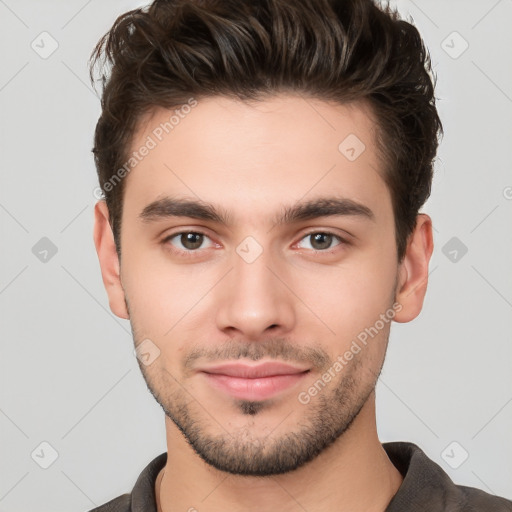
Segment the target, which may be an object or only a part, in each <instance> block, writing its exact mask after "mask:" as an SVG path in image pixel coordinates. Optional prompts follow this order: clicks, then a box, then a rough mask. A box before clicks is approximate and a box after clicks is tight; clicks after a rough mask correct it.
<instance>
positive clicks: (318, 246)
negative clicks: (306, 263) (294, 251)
mask: <svg viewBox="0 0 512 512" xmlns="http://www.w3.org/2000/svg"><path fill="white" fill-rule="evenodd" d="M303 240H309V244H307V245H306V246H305V247H303V248H306V249H312V250H314V251H325V250H327V249H332V248H334V247H336V246H337V245H340V244H341V243H342V242H343V240H342V239H341V237H339V236H338V235H335V234H333V233H326V232H323V231H319V232H316V233H309V234H308V235H306V236H305V237H304V238H303V239H302V241H303ZM334 241H337V243H335V244H334V245H333V242H334Z"/></svg>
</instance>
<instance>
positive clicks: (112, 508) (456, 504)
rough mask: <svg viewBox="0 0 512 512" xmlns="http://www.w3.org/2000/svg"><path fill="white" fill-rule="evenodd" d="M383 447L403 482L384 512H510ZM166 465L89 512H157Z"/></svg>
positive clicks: (151, 467)
mask: <svg viewBox="0 0 512 512" xmlns="http://www.w3.org/2000/svg"><path fill="white" fill-rule="evenodd" d="M382 446H383V447H384V449H385V450H386V453H387V454H388V457H389V458H390V460H391V462H392V463H393V464H394V465H395V467H396V468H397V469H398V471H400V473H401V474H402V476H403V478H404V480H403V482H402V485H401V486H400V488H399V489H398V492H397V493H396V494H395V496H393V498H392V499H391V501H390V502H389V504H388V506H387V508H386V510H385V512H512V501H509V500H507V499H505V498H500V497H498V496H493V495H491V494H488V493H486V492H484V491H481V490H479V489H475V488H473V487H465V486H460V485H455V484H454V483H453V482H452V480H451V479H450V477H449V476H448V475H447V474H446V473H445V472H444V471H443V469H442V468H441V467H440V466H439V465H438V464H436V463H435V462H434V461H432V460H431V459H429V458H428V457H427V456H426V455H425V453H424V452H423V451H422V450H421V449H420V448H419V447H418V446H416V445H415V444H413V443H407V442H392V443H383V445H382ZM166 461H167V453H162V454H160V455H159V456H158V457H156V458H155V459H153V460H152V461H151V462H150V463H149V464H148V465H147V466H146V468H145V469H144V470H143V471H142V473H141V474H140V476H139V478H138V479H137V482H136V483H135V486H134V488H133V490H132V492H131V493H128V494H123V495H122V496H119V497H118V498H115V499H113V500H112V501H109V502H108V503H105V504H104V505H102V506H100V507H97V508H95V509H93V510H91V511H89V512H156V497H155V481H156V477H157V475H158V473H159V472H160V470H161V469H162V468H163V467H164V466H165V463H166ZM511 485H512V483H511Z"/></svg>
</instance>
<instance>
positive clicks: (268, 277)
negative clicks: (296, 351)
mask: <svg viewBox="0 0 512 512" xmlns="http://www.w3.org/2000/svg"><path fill="white" fill-rule="evenodd" d="M233 267H234V268H233V269H232V270H231V272H229V274H228V275H227V276H226V278H225V279H223V281H222V283H221V285H222V286H221V287H219V288H218V290H217V293H218V296H217V300H218V308H217V327H218V328H219V329H220V330H222V331H223V332H225V333H226V334H229V335H230V336H236V337H242V338H244V339H247V340H258V339H262V337H263V336H267V337H268V335H272V336H280V335H285V334H287V333H289V332H290V331H291V330H293V328H294V325H295V322H296V312H295V305H294V296H293V293H291V292H290V289H289V288H288V287H287V285H286V284H285V283H286V281H287V280H288V281H289V278H288V279H287V277H286V272H285V270H284V269H283V266H281V267H277V266H276V264H275V262H274V264H273V262H272V258H271V256H270V254H268V253H267V252H266V251H263V253H262V254H261V255H260V256H259V257H258V258H257V259H256V260H255V261H252V262H247V261H246V260H244V259H243V258H242V257H241V256H239V255H238V254H234V255H233Z"/></svg>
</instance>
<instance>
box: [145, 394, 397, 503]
mask: <svg viewBox="0 0 512 512" xmlns="http://www.w3.org/2000/svg"><path fill="white" fill-rule="evenodd" d="M166 432H167V463H166V466H165V467H164V468H163V470H162V471H161V472H160V474H159V475H158V477H159V478H158V479H157V482H156V486H155V487H156V491H157V507H158V511H159V512H172V511H174V510H194V509H196V510H208V512H221V511H225V510H229V509H238V510H244V511H247V512H267V511H268V512H270V511H275V510H276V509H279V510H282V511H283V512H292V511H297V510H308V512H331V511H333V510H336V511H338V512H348V511H350V512H358V511H361V512H362V511H365V512H384V511H385V509H386V507H387V505H388V503H389V502H390V500H391V498H392V497H393V496H394V495H395V494H396V492H397V491H398V488H399V487H400V485H401V483H402V480H403V478H402V475H401V474H400V473H399V472H398V470H397V469H396V468H395V467H394V466H393V464H392V463H391V461H390V460H389V458H388V456H387V454H386V452H385V450H384V448H383V447H382V444H381V443H380V441H379V439H378V436H377V429H376V424H375V395H374V394H372V395H371V397H370V398H369V400H368V401H367V402H366V404H365V406H364V407H363V409H362V410H361V412H360V413H359V415H358V416H357V418H356V419H355V420H354V422H353V423H352V425H351V426H350V428H349V429H348V430H347V431H346V432H345V433H344V434H343V435H342V436H341V437H340V438H338V439H337V441H336V442H335V443H333V444H332V445H331V446H329V447H328V448H327V449H325V450H324V451H323V452H322V453H321V454H320V455H319V456H318V457H316V458H315V459H314V460H312V461H311V462H309V463H308V464H305V465H304V466H302V467H300V468H298V469H297V470H295V471H292V472H290V473H286V474H281V475H276V476H269V477H252V476H238V475H231V474H229V473H223V472H221V471H218V470H217V469H215V468H212V467H211V466H209V465H208V464H206V463H205V462H203V461H202V459H200V457H199V456H198V455H197V454H196V453H195V452H194V451H193V449H192V447H191V446H190V445H189V444H188V443H187V442H186V441H185V439H184V438H183V436H182V434H181V432H179V430H178V429H177V428H176V426H175V425H174V423H173V422H172V421H171V420H169V418H166Z"/></svg>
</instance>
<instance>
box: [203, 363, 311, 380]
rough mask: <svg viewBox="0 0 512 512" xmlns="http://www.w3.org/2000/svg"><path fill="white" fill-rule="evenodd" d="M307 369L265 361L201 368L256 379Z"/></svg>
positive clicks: (208, 371) (207, 371)
mask: <svg viewBox="0 0 512 512" xmlns="http://www.w3.org/2000/svg"><path fill="white" fill-rule="evenodd" d="M307 370H308V368H297V367H295V366H291V365H288V364H285V363H278V362H267V363H261V364H258V365H254V366H250V365H247V364H243V363H226V364H221V365H217V366H212V367H209V368H203V369H202V370H201V371H203V372H205V373H211V374H216V375H228V376H230V377H239V378H242V379H257V378H261V377H272V376H274V375H296V374H297V373H302V372H305V371H307Z"/></svg>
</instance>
